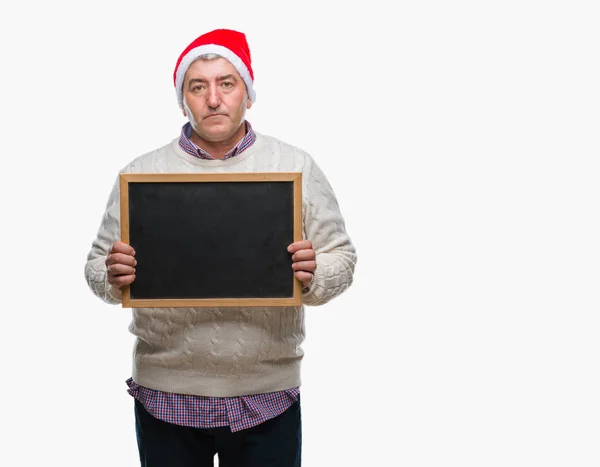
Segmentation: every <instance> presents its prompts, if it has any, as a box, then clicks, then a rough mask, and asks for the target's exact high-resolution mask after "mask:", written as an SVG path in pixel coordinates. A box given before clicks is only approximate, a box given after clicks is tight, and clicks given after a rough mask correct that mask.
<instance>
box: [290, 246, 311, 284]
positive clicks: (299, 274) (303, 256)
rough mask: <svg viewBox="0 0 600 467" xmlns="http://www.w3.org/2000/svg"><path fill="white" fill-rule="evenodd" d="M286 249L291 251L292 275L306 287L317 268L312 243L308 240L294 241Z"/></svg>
mask: <svg viewBox="0 0 600 467" xmlns="http://www.w3.org/2000/svg"><path fill="white" fill-rule="evenodd" d="M288 251H289V252H290V253H292V261H293V263H292V269H293V270H294V277H296V279H298V280H299V281H301V282H302V287H303V288H306V287H308V285H309V284H310V281H311V280H312V278H313V274H314V272H315V270H316V269H317V262H316V260H315V250H313V247H312V243H311V242H310V241H309V240H301V241H299V242H294V243H292V244H291V245H290V246H288Z"/></svg>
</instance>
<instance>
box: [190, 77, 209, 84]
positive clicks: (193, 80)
mask: <svg viewBox="0 0 600 467" xmlns="http://www.w3.org/2000/svg"><path fill="white" fill-rule="evenodd" d="M207 82H208V81H206V80H205V79H202V78H190V79H189V81H188V84H192V83H207Z"/></svg>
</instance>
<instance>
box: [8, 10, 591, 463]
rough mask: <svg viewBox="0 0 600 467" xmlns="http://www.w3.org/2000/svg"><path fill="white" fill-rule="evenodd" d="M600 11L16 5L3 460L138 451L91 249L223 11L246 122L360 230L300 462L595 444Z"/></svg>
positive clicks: (322, 358) (124, 361)
mask: <svg viewBox="0 0 600 467" xmlns="http://www.w3.org/2000/svg"><path fill="white" fill-rule="evenodd" d="M598 13H599V10H598V6H597V3H596V2H592V1H588V2H584V1H573V0H571V1H569V2H567V1H553V2H547V1H546V2H542V1H531V0H521V1H503V2H500V1H494V2H490V1H488V2H476V1H456V2H443V1H419V2H385V1H382V0H381V1H380V0H373V1H369V2H358V3H352V2H323V1H319V2H317V1H303V2H295V3H291V4H287V3H285V4H284V2H274V1H272V2H255V3H252V2H234V1H230V2H183V1H180V2H177V1H175V2H170V3H169V5H168V6H167V5H166V4H165V5H161V6H160V7H158V8H153V6H152V4H151V3H148V2H139V1H132V2H116V1H112V0H108V1H105V2H102V3H100V2H97V3H94V4H89V3H86V2H68V1H60V0H59V1H56V2H40V1H34V2H28V3H20V4H19V5H18V6H17V5H16V4H13V5H8V6H4V7H3V11H2V14H1V15H0V18H1V19H0V22H1V26H2V27H0V36H1V39H2V40H1V41H0V44H1V45H0V47H1V48H2V57H3V59H2V63H3V73H2V86H0V109H1V113H2V155H3V157H2V175H3V176H2V183H0V190H1V194H2V196H1V199H2V211H3V228H2V234H1V235H2V245H3V246H4V248H3V252H2V255H1V256H0V258H1V259H2V271H3V277H4V278H5V279H4V281H3V284H4V286H3V293H2V304H1V305H0V309H1V310H2V311H1V316H2V327H1V329H2V331H3V332H2V334H3V336H2V339H0V346H1V347H0V349H1V352H2V365H3V377H2V384H1V385H0V387H1V391H2V399H3V401H4V402H3V406H2V417H1V419H2V421H1V422H0V423H1V424H2V428H3V433H4V442H3V443H2V444H3V446H4V448H3V449H2V452H1V453H0V464H2V465H7V466H32V465H37V464H40V463H44V462H48V463H51V464H53V465H54V464H56V465H61V466H64V467H67V466H80V465H84V464H85V465H87V466H103V467H104V466H107V465H111V466H133V465H137V463H138V460H137V451H136V450H137V446H136V442H135V434H134V425H133V400H132V399H131V397H130V396H129V395H128V394H127V393H126V385H125V379H127V378H128V377H129V376H130V371H131V350H132V344H133V339H132V337H131V335H130V334H129V332H128V331H127V325H128V324H129V320H130V310H126V309H122V308H120V307H111V306H109V305H106V304H104V303H102V302H101V301H100V300H98V299H97V298H95V297H94V296H93V295H92V293H91V292H90V291H89V290H88V289H87V285H86V284H85V281H84V278H83V267H84V263H85V260H86V255H87V253H88V250H89V248H90V246H91V242H92V240H93V239H94V237H95V234H96V231H97V228H98V226H99V222H100V219H101V216H102V213H103V210H104V205H105V203H106V200H107V198H108V194H109V191H110V189H111V187H112V184H113V182H114V180H115V178H116V176H117V173H118V171H119V169H120V168H121V167H123V166H124V165H125V164H127V163H128V162H129V161H130V160H131V159H133V158H134V157H137V156H139V155H141V154H143V153H145V152H147V151H150V150H152V149H155V148H157V147H159V146H162V145H164V144H166V143H167V142H169V141H170V140H171V139H173V138H174V137H176V136H177V135H178V133H179V129H180V127H181V125H183V123H184V122H185V119H184V117H183V116H182V115H181V114H180V113H179V110H178V108H177V102H176V99H175V92H174V89H173V83H172V72H173V67H174V65H175V61H176V59H177V57H178V55H179V54H180V52H181V51H182V50H183V48H184V47H185V46H186V45H187V44H188V43H189V42H190V41H191V40H193V39H194V38H195V37H196V36H198V35H199V34H201V33H203V32H206V31H208V30H210V29H214V28H217V27H227V28H234V29H239V30H242V31H244V32H245V33H246V34H247V37H248V41H249V43H250V48H251V52H252V54H253V68H254V73H255V89H256V92H257V101H256V103H255V105H254V107H253V108H252V109H251V110H250V111H249V112H248V114H247V118H248V119H249V121H250V122H251V123H252V124H253V126H254V128H255V129H256V130H257V131H259V132H262V133H265V134H269V135H273V136H276V137H278V138H280V139H282V140H284V141H286V142H289V143H291V144H295V145H297V146H299V147H301V148H303V149H305V150H306V151H308V152H310V153H311V154H312V156H313V157H314V158H315V160H316V161H317V162H318V164H319V165H320V166H321V168H322V169H323V170H324V172H325V173H326V175H327V176H328V178H329V180H330V182H331V184H332V186H333V187H334V190H335V192H336V194H337V196H338V201H339V203H340V206H341V209H342V213H343V215H344V216H345V218H346V222H347V228H348V232H349V233H350V235H351V237H352V239H353V241H354V243H355V245H356V248H357V251H358V257H359V261H358V265H357V271H356V275H355V284H354V285H353V286H352V288H351V289H350V290H348V292H346V293H345V294H344V295H342V296H340V297H339V298H338V299H336V300H335V301H333V302H331V303H330V304H328V305H325V306H323V307H320V308H308V309H307V332H308V335H307V340H306V342H305V345H304V349H305V351H306V357H305V360H304V366H303V387H302V401H303V419H304V454H303V456H304V464H303V465H305V466H308V467H311V466H317V467H318V466H325V465H336V466H350V465H357V466H364V465H386V466H388V465H394V466H395V465H398V466H405V467H441V466H444V467H445V466H460V467H481V466H486V467H495V466H499V467H506V466H511V467H517V466H519V467H521V466H522V467H531V466H544V467H550V466H569V467H570V466H578V467H588V466H590V467H591V466H597V465H598V464H599V462H600V452H599V450H598V437H599V436H600V426H599V420H600V403H599V398H598V394H599V390H600V387H599V383H600V376H599V372H598V360H599V355H600V353H599V351H600V345H599V339H598V334H599V333H598V325H599V324H600V317H599V316H598V311H599V307H598V305H599V303H598V282H599V280H600V274H599V271H600V267H599V265H600V251H599V241H598V239H599V234H600V222H599V220H598V200H599V199H600V198H599V195H600V187H599V183H598V180H599V175H600V174H599V168H600V163H599V160H598V155H599V151H598V149H599V146H600V145H599V138H598V125H599V123H600V112H599V110H598V109H599V108H600V105H599V104H600V92H599V86H598V83H599V82H600V67H599V62H598V44H599V43H600V37H599V36H600V33H599V30H598V24H599V22H600V18H599V14H598ZM7 279H8V280H7Z"/></svg>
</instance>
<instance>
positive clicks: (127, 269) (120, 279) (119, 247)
mask: <svg viewBox="0 0 600 467" xmlns="http://www.w3.org/2000/svg"><path fill="white" fill-rule="evenodd" d="M134 256H135V250H134V249H133V248H132V247H131V246H129V245H128V244H127V243H123V242H115V243H114V244H113V246H112V247H110V250H109V251H108V256H107V257H106V261H105V264H106V273H107V274H108V283H109V284H110V285H112V286H113V287H116V288H117V289H120V288H121V287H123V286H125V285H129V284H131V283H132V282H133V281H134V280H135V265H136V264H137V261H136V260H135V258H134Z"/></svg>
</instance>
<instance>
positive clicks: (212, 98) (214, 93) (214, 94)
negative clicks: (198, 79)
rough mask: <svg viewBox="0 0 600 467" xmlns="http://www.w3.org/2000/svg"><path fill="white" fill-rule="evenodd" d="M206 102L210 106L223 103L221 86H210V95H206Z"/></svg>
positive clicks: (215, 106)
mask: <svg viewBox="0 0 600 467" xmlns="http://www.w3.org/2000/svg"><path fill="white" fill-rule="evenodd" d="M206 99H207V100H206V102H207V104H208V106H209V107H212V108H213V109H214V108H217V107H219V105H220V104H221V93H220V92H219V88H218V87H216V86H210V87H209V88H208V95H207V96H206Z"/></svg>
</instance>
